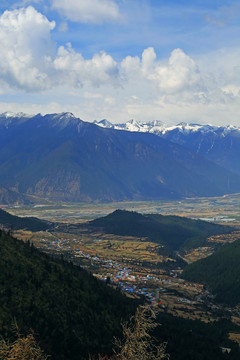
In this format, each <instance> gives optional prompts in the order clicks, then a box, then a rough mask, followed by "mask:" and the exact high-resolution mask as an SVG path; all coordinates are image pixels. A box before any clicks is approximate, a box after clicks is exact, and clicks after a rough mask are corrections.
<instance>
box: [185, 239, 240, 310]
mask: <svg viewBox="0 0 240 360" xmlns="http://www.w3.org/2000/svg"><path fill="white" fill-rule="evenodd" d="M239 259H240V239H239V240H237V241H235V242H233V243H232V244H228V245H225V246H223V247H222V248H221V249H219V250H218V251H216V252H215V253H214V254H213V255H211V256H209V257H207V258H206V259H201V260H199V261H197V262H195V263H193V264H190V265H188V266H187V267H186V268H185V270H184V272H183V276H184V278H185V279H188V280H190V281H196V282H200V283H204V284H206V285H207V286H208V287H209V288H210V289H211V290H212V292H213V293H214V294H215V295H216V300H217V301H220V302H224V303H226V304H229V305H237V304H239V303H240V261H239Z"/></svg>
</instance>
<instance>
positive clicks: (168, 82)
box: [148, 49, 201, 93]
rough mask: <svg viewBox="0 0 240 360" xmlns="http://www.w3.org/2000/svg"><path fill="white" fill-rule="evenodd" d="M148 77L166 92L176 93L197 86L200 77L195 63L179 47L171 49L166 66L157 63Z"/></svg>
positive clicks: (199, 82)
mask: <svg viewBox="0 0 240 360" xmlns="http://www.w3.org/2000/svg"><path fill="white" fill-rule="evenodd" d="M148 78H149V79H151V80H155V81H157V82H158V86H159V88H160V89H161V90H162V91H163V92H166V93H177V92H179V91H183V90H187V89H188V90H190V89H191V88H193V87H194V88H196V87H199V86H200V84H201V77H200V73H199V70H198V67H197V65H196V64H195V62H194V61H193V59H191V58H190V57H189V56H188V55H186V54H185V53H184V52H183V51H182V50H181V49H175V50H173V51H172V53H171V56H170V58H169V60H168V64H167V65H166V66H161V65H157V66H155V69H154V70H153V72H152V73H149V75H148Z"/></svg>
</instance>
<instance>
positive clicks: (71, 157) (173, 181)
mask: <svg viewBox="0 0 240 360" xmlns="http://www.w3.org/2000/svg"><path fill="white" fill-rule="evenodd" d="M0 185H1V186H7V187H8V188H9V189H10V190H11V191H15V192H18V193H20V194H28V195H34V196H38V197H40V198H44V199H50V200H53V201H95V200H97V201H113V200H126V199H134V200H147V199H154V200H155V199H163V198H164V199H170V198H180V197H183V196H215V195H222V194H225V193H234V192H239V191H240V177H239V176H238V175H236V174H234V173H232V172H230V171H226V170H225V169H223V168H222V167H220V166H218V165H216V164H215V163H213V162H210V161H208V160H206V159H205V158H203V157H202V156H199V155H198V154H197V153H196V152H193V151H191V150H189V149H187V148H186V147H183V146H181V145H179V144H176V143H173V142H171V141H169V140H167V139H163V138H162V137H160V136H156V135H155V134H150V133H148V132H145V133H143V132H130V131H117V130H116V129H113V128H103V127H100V126H97V125H96V124H93V123H87V122H84V121H82V120H81V119H78V118H76V117H74V116H73V115H72V114H71V113H63V114H49V115H45V116H42V115H40V114H38V115H36V116H32V117H29V116H26V115H24V114H21V116H19V115H13V114H2V115H0Z"/></svg>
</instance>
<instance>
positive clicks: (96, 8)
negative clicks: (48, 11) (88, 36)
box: [52, 0, 120, 24]
mask: <svg viewBox="0 0 240 360" xmlns="http://www.w3.org/2000/svg"><path fill="white" fill-rule="evenodd" d="M52 7H53V8H54V9H56V10H58V12H59V13H60V14H62V15H64V16H65V17H66V18H67V19H69V20H71V21H76V22H82V23H94V24H101V23H103V22H104V21H115V20H119V19H120V14H119V8H118V5H117V4H116V3H115V1H113V0H88V1H86V0H52Z"/></svg>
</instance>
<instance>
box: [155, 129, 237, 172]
mask: <svg viewBox="0 0 240 360" xmlns="http://www.w3.org/2000/svg"><path fill="white" fill-rule="evenodd" d="M185 126H186V124H183V125H182V126H180V125H179V127H176V128H175V129H173V130H169V131H166V132H163V133H161V132H160V133H159V135H160V136H161V137H163V138H164V139H167V140H170V141H172V142H174V143H176V144H180V145H183V146H185V147H186V148H188V149H189V150H191V151H194V152H195V153H196V154H198V155H201V156H203V157H205V158H207V159H209V160H211V161H213V162H214V163H216V164H218V165H220V166H222V167H224V168H226V169H228V170H230V171H232V172H236V173H237V174H240V162H239V154H240V130H239V129H237V128H234V127H230V126H229V127H214V126H208V125H206V126H201V127H200V126H199V130H197V129H196V128H197V127H198V126H197V125H192V130H190V131H189V130H188V131H187V130H185Z"/></svg>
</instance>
